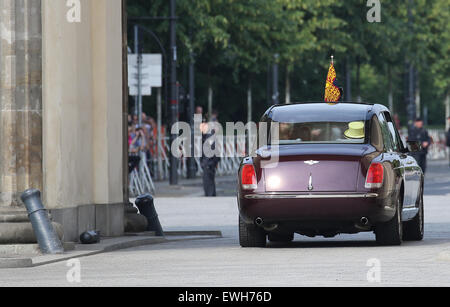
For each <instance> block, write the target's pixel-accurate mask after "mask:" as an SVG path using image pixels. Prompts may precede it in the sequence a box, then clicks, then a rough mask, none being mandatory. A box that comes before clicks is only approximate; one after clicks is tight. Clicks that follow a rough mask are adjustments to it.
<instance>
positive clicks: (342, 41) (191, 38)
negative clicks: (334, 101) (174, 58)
mask: <svg viewBox="0 0 450 307" xmlns="http://www.w3.org/2000/svg"><path fill="white" fill-rule="evenodd" d="M128 6H129V7H128V14H129V16H130V17H137V16H168V14H169V1H167V0H152V1H147V0H133V1H129V4H128ZM410 6H411V7H410ZM409 7H410V9H411V10H410V11H411V16H410V15H409V11H408V8H409ZM369 9H370V7H368V6H367V1H365V0H346V1H335V0H195V1H194V0H178V1H177V16H178V22H177V38H178V56H179V66H180V82H181V83H182V84H187V81H186V73H185V71H186V65H187V64H188V63H189V62H190V60H191V59H190V55H191V53H194V54H195V61H196V70H197V73H196V76H197V78H196V88H197V98H198V99H197V103H198V104H202V105H206V99H207V98H206V96H207V93H206V92H207V91H206V88H207V87H208V86H210V85H211V84H212V85H213V86H214V88H215V93H216V95H215V98H214V101H215V102H214V106H215V108H218V109H219V111H220V113H221V118H222V119H224V120H243V119H244V115H243V114H245V106H246V103H245V101H246V87H247V86H248V80H249V78H251V79H252V80H253V81H252V84H253V89H254V99H253V100H254V104H255V115H258V114H261V113H262V112H264V110H265V109H266V107H267V103H266V101H267V96H268V94H270V90H269V91H268V89H267V85H268V82H267V78H268V67H270V64H271V63H272V62H273V59H274V54H278V55H279V63H280V64H281V65H280V67H281V69H282V70H289V72H290V74H291V77H292V80H291V81H292V88H291V94H292V97H293V98H294V99H295V100H321V99H322V96H323V86H324V82H325V77H326V69H327V68H328V65H329V57H330V55H331V54H333V55H335V59H336V68H337V73H338V78H340V80H344V62H345V61H344V60H349V61H350V62H351V63H352V66H351V67H352V78H351V79H352V81H356V68H357V67H360V72H361V74H360V75H361V78H360V79H361V80H360V82H361V86H360V90H361V96H362V97H363V99H365V100H370V102H377V103H384V104H387V91H386V88H387V85H388V79H389V80H391V85H392V86H393V94H394V98H395V109H396V111H398V112H399V113H400V114H399V115H400V117H401V118H403V119H404V118H405V113H406V106H405V105H404V95H405V91H404V88H405V86H404V76H403V74H404V72H405V62H406V61H409V62H411V63H413V64H414V65H415V67H416V68H417V69H418V71H419V76H420V80H421V84H422V87H423V90H422V91H421V95H422V101H423V102H424V103H423V105H424V106H425V105H427V106H428V107H429V108H430V110H432V112H433V113H432V114H430V121H431V123H434V124H441V123H442V122H443V118H442V116H441V114H442V110H443V106H442V101H443V100H444V97H445V95H447V94H448V93H449V89H450V76H449V72H450V67H449V65H450V64H449V62H450V61H449V54H450V47H449V46H450V37H449V35H450V34H449V33H450V26H449V20H450V10H448V0H412V1H411V0H401V1H395V2H392V1H389V2H388V1H381V23H369V22H368V21H367V19H366V16H367V12H368V10H369ZM411 17H412V18H411ZM131 22H132V19H130V34H131V26H132V24H131ZM139 23H140V24H142V25H144V26H146V27H148V28H150V29H151V30H152V31H154V32H155V33H156V34H157V35H158V37H160V38H161V40H162V41H163V42H164V44H165V45H166V46H167V38H168V30H169V23H168V21H167V20H161V19H155V20H150V21H139ZM130 46H132V35H130ZM144 48H145V49H146V50H148V52H157V51H158V50H157V49H156V47H155V45H154V44H153V43H152V42H151V40H146V42H145V44H144ZM354 64H358V65H354ZM280 75H282V74H280ZM388 75H389V76H390V78H388ZM283 81H284V80H283V78H280V84H281V82H283ZM425 85H426V87H425ZM280 88H282V87H281V86H280ZM352 88H353V91H356V89H355V87H354V86H353V87H352ZM282 94H283V93H282ZM150 104H151V102H150Z"/></svg>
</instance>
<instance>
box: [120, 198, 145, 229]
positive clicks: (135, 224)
mask: <svg viewBox="0 0 450 307" xmlns="http://www.w3.org/2000/svg"><path fill="white" fill-rule="evenodd" d="M124 213H125V216H124V227H125V232H144V231H146V230H147V225H148V222H147V218H146V217H145V216H143V215H141V214H139V213H138V210H137V209H136V208H135V207H134V206H133V205H132V204H131V203H128V205H125V208H124Z"/></svg>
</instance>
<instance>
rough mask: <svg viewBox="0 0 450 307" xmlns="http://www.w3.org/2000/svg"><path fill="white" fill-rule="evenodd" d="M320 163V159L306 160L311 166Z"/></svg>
mask: <svg viewBox="0 0 450 307" xmlns="http://www.w3.org/2000/svg"><path fill="white" fill-rule="evenodd" d="M318 163H319V161H314V160H308V161H305V164H308V165H311V166H313V165H314V164H318Z"/></svg>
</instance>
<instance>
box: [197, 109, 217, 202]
mask: <svg viewBox="0 0 450 307" xmlns="http://www.w3.org/2000/svg"><path fill="white" fill-rule="evenodd" d="M211 116H212V117H211V120H210V122H212V123H214V122H217V112H216V111H214V112H213V113H212V114H211ZM200 130H201V131H202V143H203V144H205V142H211V141H212V140H214V134H215V131H214V129H210V128H209V125H208V124H207V123H202V124H201V126H200ZM209 130H211V131H209ZM212 142H213V141H212ZM215 146H216V144H215V142H213V143H212V144H208V148H211V149H212V150H215ZM219 161H220V157H217V156H215V155H214V156H213V157H207V156H206V155H205V152H204V150H203V151H202V157H201V159H200V165H201V167H202V169H203V189H204V190H205V196H206V197H215V196H217V194H216V181H215V177H216V168H217V165H218V164H219Z"/></svg>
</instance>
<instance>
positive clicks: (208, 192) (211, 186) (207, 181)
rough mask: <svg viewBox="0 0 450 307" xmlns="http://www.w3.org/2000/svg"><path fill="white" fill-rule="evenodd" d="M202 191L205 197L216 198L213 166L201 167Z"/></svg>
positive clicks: (214, 169)
mask: <svg viewBox="0 0 450 307" xmlns="http://www.w3.org/2000/svg"><path fill="white" fill-rule="evenodd" d="M202 167H203V189H204V190H205V196H206V197H215V196H216V179H215V177H216V167H215V165H210V164H206V165H203V166H202Z"/></svg>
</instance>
